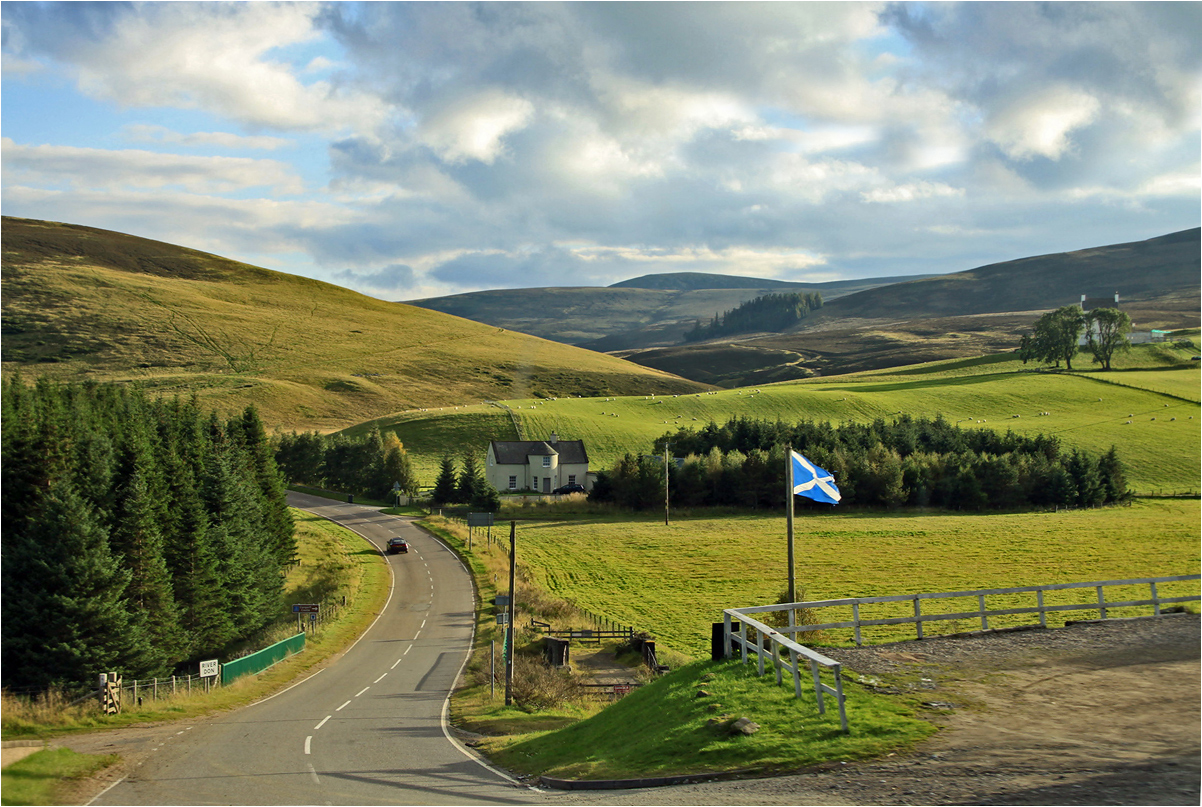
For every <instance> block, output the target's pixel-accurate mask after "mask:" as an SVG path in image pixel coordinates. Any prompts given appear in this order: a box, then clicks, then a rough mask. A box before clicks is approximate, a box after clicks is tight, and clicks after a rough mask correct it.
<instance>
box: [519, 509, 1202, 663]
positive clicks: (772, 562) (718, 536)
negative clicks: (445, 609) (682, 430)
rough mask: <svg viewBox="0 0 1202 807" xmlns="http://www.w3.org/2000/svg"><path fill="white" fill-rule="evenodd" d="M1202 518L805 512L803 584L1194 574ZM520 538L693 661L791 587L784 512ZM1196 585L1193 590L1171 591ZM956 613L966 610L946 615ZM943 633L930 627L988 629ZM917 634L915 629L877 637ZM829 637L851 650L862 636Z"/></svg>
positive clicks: (531, 565)
mask: <svg viewBox="0 0 1202 807" xmlns="http://www.w3.org/2000/svg"><path fill="white" fill-rule="evenodd" d="M1199 516H1200V510H1199V502H1198V501H1197V500H1173V501H1166V500H1138V501H1136V502H1135V503H1134V504H1132V505H1131V506H1128V507H1110V508H1103V509H1096V510H1076V511H1061V512H1058V513H1052V512H1047V513H1012V514H996V515H995V514H987V515H963V514H954V513H939V514H922V513H907V514H899V515H889V514H882V513H856V512H850V511H849V512H846V513H839V512H837V511H836V512H829V511H828V512H826V513H823V514H821V515H806V514H804V513H802V512H801V511H799V516H798V518H797V526H796V536H797V537H796V546H797V581H798V587H799V589H804V597H805V598H806V599H809V600H819V599H835V598H840V597H867V596H878V595H890V594H916V593H922V592H937V591H961V590H966V589H980V588H1007V587H1015V586H1026V585H1039V584H1048V583H1071V582H1088V581H1094V580H1116V579H1127V578H1137V577H1159V576H1173V575H1182V574H1195V573H1197V572H1198V567H1199V541H1198V537H1199V527H1198V525H1199ZM517 537H518V562H519V564H521V565H522V566H523V567H525V569H526V574H527V575H528V576H529V577H531V578H532V579H533V580H535V581H536V582H537V584H538V585H539V587H541V588H543V589H544V590H546V591H548V592H550V593H552V594H554V595H557V596H559V597H562V598H565V599H568V600H571V601H573V602H575V603H576V604H578V605H579V606H581V607H584V608H587V609H588V610H590V611H593V612H594V613H598V614H602V615H604V616H606V617H608V618H610V619H612V620H614V621H616V622H619V623H621V624H628V625H632V626H634V627H635V628H636V629H641V630H647V631H650V632H652V633H653V634H655V635H656V636H658V637H659V638H660V640H661V642H662V643H663V644H664V645H666V646H668V647H670V648H672V649H674V650H678V651H681V652H684V653H686V654H688V655H691V656H693V657H701V656H703V655H704V654H706V653H707V652H708V648H709V629H710V628H709V626H710V623H711V622H716V621H721V616H722V609H724V608H734V607H743V606H751V605H767V604H769V603H772V602H775V601H776V597H777V595H779V594H780V593H781V592H782V591H784V589H785V586H786V580H787V571H786V564H785V557H786V548H785V518H784V514H783V513H775V514H743V515H728V516H700V517H690V518H680V517H677V518H673V519H672V523H671V525H670V526H664V524H663V518H662V514H653V515H646V516H643V517H641V518H635V517H617V516H614V517H605V516H599V517H591V518H589V517H584V518H577V519H572V520H562V521H535V522H519V524H518V529H517ZM1197 591H1198V585H1197V583H1183V584H1172V586H1170V587H1168V588H1164V587H1162V591H1161V593H1162V594H1164V595H1166V596H1173V595H1175V594H1178V593H1179V594H1181V595H1185V594H1191V593H1197ZM1170 592H1172V593H1170ZM1074 596H1076V597H1080V598H1083V599H1082V600H1078V601H1084V600H1087V599H1088V598H1089V596H1090V592H1086V593H1083V594H1082V593H1078V594H1076V595H1074ZM1146 596H1147V588H1146V587H1144V588H1143V589H1142V593H1141V597H1146ZM1049 602H1051V601H1050V600H1049ZM968 607H969V608H975V607H976V606H975V602H974V604H972V605H971V606H968ZM991 607H996V606H991ZM954 610H962V608H956V609H949V610H947V611H945V613H951V612H952V611H954ZM937 611H938V609H935V610H933V611H931V612H932V613H935V612H937ZM897 615H902V614H897ZM1070 618H1072V617H1070ZM1078 618H1085V616H1079V617H1078ZM1015 619H1020V618H1015ZM1021 619H1024V620H1025V621H1026V622H1028V623H1029V622H1031V621H1033V618H1030V617H1025V618H1021ZM1004 624H1005V622H1004V621H998V622H996V625H995V626H1002V625H1004ZM939 626H940V627H934V628H932V627H928V628H927V630H928V631H929V632H932V633H936V632H951V631H954V630H971V629H973V628H974V627H979V625H973V624H959V625H957V624H955V623H953V622H951V621H948V622H943V623H939ZM913 635H914V634H913V628H912V627H901V628H898V629H895V630H893V631H892V632H889V631H888V629H884V628H882V629H879V631H878V632H877V633H875V634H873V636H874V637H875V638H876V639H878V640H880V639H885V638H892V639H900V638H905V637H909V638H913ZM823 638H824V640H825V641H827V642H835V643H845V642H847V641H849V640H850V638H851V631H850V630H846V631H842V632H831V634H830V635H827V636H825V637H823Z"/></svg>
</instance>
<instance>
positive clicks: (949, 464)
mask: <svg viewBox="0 0 1202 807" xmlns="http://www.w3.org/2000/svg"><path fill="white" fill-rule="evenodd" d="M665 445H667V446H670V447H671V449H672V452H673V454H674V455H675V456H677V457H683V458H684V459H683V461H682V462H681V463H680V464H679V466H678V465H676V464H675V463H669V466H668V471H669V480H668V489H669V492H670V498H671V500H672V501H675V502H676V503H677V505H678V506H683V507H700V506H707V505H741V506H745V507H777V508H780V507H784V506H785V503H786V498H785V490H786V483H785V455H786V447H787V446H792V447H793V448H794V449H796V450H797V451H800V452H802V453H803V454H805V455H806V456H807V457H808V458H809V459H810V460H811V461H813V462H814V463H816V464H817V465H818V466H820V467H822V468H824V469H826V470H827V471H829V472H830V473H832V474H833V475H834V477H835V482H836V484H838V486H839V491H840V493H841V494H842V501H841V504H842V505H844V506H847V505H855V504H860V505H869V506H877V507H898V506H901V505H910V506H917V507H928V506H930V507H943V508H946V509H949V510H982V509H995V510H1000V509H1014V508H1021V507H1031V506H1039V507H1043V506H1049V505H1052V506H1074V505H1075V506H1082V507H1090V506H1096V505H1100V504H1109V503H1114V502H1119V501H1125V500H1126V499H1128V498H1130V492H1129V491H1128V490H1127V482H1126V479H1125V477H1124V475H1123V466H1122V463H1121V462H1120V461H1119V458H1118V454H1117V452H1116V450H1115V449H1114V448H1113V447H1111V449H1110V450H1109V451H1107V452H1106V453H1105V454H1103V455H1101V456H1100V457H1090V456H1088V455H1087V454H1084V453H1082V452H1080V451H1077V450H1073V451H1072V452H1068V451H1063V450H1062V449H1061V446H1060V441H1059V440H1057V439H1056V438H1054V437H1048V436H1045V435H1043V434H1037V435H1035V436H1034V437H1024V436H1021V435H1017V434H1015V433H1014V432H1006V433H1005V434H1004V435H1003V434H999V433H998V432H995V431H991V430H988V429H960V428H957V427H955V426H953V425H952V424H950V423H948V422H947V421H946V420H944V419H943V418H941V417H937V418H935V419H933V420H930V419H926V418H911V417H910V416H909V415H903V416H901V417H900V418H895V419H893V420H892V421H890V422H886V421H885V420H883V419H880V418H878V419H877V420H874V421H873V422H872V423H870V424H855V423H846V424H843V425H841V426H837V427H835V426H832V425H831V424H830V423H814V422H813V421H803V422H801V423H797V424H794V425H786V424H785V423H782V422H781V421H779V420H778V421H775V422H773V421H766V420H751V419H749V418H738V419H734V418H732V419H731V420H729V421H727V423H726V424H725V425H723V426H718V425H717V424H715V423H710V424H709V425H708V426H705V427H704V428H702V429H701V430H696V429H683V428H682V429H680V430H678V431H677V432H675V433H669V434H666V435H664V436H663V437H661V438H660V439H659V440H657V441H656V443H655V451H656V452H657V454H658V453H659V452H662V451H663V449H664V446H665ZM592 495H593V498H595V499H597V500H598V501H613V502H617V503H618V504H621V505H623V506H625V507H631V508H634V509H636V510H641V509H644V508H647V507H650V506H653V505H655V504H657V503H659V502H660V501H661V500H662V495H663V462H662V460H660V459H658V457H654V456H653V457H645V456H644V457H639V458H635V457H634V456H632V455H630V454H627V455H626V456H625V457H623V458H622V460H620V461H619V462H618V463H617V465H615V466H614V468H613V470H612V471H610V472H608V473H605V472H602V474H600V475H599V476H598V479H597V484H596V486H595V487H594V488H593V493H592Z"/></svg>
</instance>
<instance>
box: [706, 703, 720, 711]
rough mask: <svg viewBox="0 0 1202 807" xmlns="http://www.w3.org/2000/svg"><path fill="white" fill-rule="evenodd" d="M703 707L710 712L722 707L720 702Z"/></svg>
mask: <svg viewBox="0 0 1202 807" xmlns="http://www.w3.org/2000/svg"><path fill="white" fill-rule="evenodd" d="M705 708H706V709H707V710H708V711H711V712H716V711H718V710H719V709H721V708H722V704H720V703H711V704H710V705H709V706H707V707H705Z"/></svg>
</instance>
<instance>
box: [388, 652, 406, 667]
mask: <svg viewBox="0 0 1202 807" xmlns="http://www.w3.org/2000/svg"><path fill="white" fill-rule="evenodd" d="M408 652H409V651H408V650H406V651H405V653H408ZM401 655H402V656H404V653H402V654H401ZM400 663H401V659H397V660H396V661H394V662H393V663H392V666H391V667H389V668H388V669H390V670H395V669H396V665H398V664H400Z"/></svg>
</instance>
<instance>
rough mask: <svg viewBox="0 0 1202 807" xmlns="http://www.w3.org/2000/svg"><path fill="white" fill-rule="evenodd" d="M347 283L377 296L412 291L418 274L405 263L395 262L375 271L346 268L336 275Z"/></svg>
mask: <svg viewBox="0 0 1202 807" xmlns="http://www.w3.org/2000/svg"><path fill="white" fill-rule="evenodd" d="M335 276H336V277H337V278H339V279H340V280H343V281H349V282H348V283H347V284H346V285H349V286H351V287H352V288H355V289H359V290H360V291H365V292H367V293H369V294H372V295H375V296H381V297H382V296H388V295H395V294H396V293H397V292H401V291H406V292H408V291H412V290H413V289H414V288H415V286H416V285H417V274H416V273H415V272H414V271H413V268H412V267H410V266H406V265H405V264H403V263H394V264H391V265H389V266H385V267H383V268H382V269H380V270H378V271H375V272H353V271H350V270H344V271H341V272H338V273H337V274H336V275H335Z"/></svg>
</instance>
